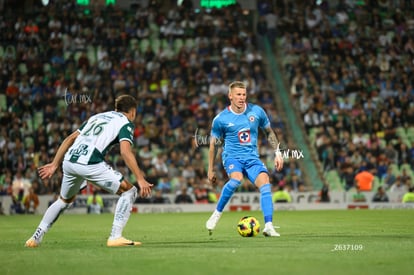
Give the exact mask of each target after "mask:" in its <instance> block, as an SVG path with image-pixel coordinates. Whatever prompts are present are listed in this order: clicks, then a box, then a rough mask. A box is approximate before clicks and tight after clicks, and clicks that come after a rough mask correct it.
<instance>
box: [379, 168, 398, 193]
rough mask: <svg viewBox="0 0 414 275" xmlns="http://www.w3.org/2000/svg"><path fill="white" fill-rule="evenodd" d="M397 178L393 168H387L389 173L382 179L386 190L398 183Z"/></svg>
mask: <svg viewBox="0 0 414 275" xmlns="http://www.w3.org/2000/svg"><path fill="white" fill-rule="evenodd" d="M396 179H397V177H396V175H395V174H394V173H393V171H392V167H391V166H388V167H387V172H386V173H385V174H384V175H383V177H382V179H381V180H382V182H383V183H384V186H385V189H389V188H390V187H391V186H392V185H393V184H394V182H395V181H396Z"/></svg>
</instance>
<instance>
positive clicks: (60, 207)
mask: <svg viewBox="0 0 414 275" xmlns="http://www.w3.org/2000/svg"><path fill="white" fill-rule="evenodd" d="M70 205H71V204H70V203H66V202H64V201H62V200H61V199H60V198H59V199H57V200H56V201H55V202H54V203H53V204H52V205H50V206H49V208H48V209H47V210H46V212H45V214H44V215H43V218H42V220H41V221H40V224H39V226H38V228H37V229H36V231H35V233H34V234H33V236H32V238H33V239H35V240H36V241H37V242H41V240H42V238H43V235H44V234H45V233H46V232H47V231H49V229H50V228H51V227H52V225H53V223H54V222H55V221H56V220H57V219H58V217H59V215H60V214H61V213H62V212H63V211H64V210H65V209H66V208H68V207H69V206H70Z"/></svg>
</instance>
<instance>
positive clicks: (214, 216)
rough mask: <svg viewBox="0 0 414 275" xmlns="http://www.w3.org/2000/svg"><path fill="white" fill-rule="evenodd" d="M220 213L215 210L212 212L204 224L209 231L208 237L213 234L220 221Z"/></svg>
mask: <svg viewBox="0 0 414 275" xmlns="http://www.w3.org/2000/svg"><path fill="white" fill-rule="evenodd" d="M221 214H222V212H218V211H217V210H214V212H213V214H212V215H211V217H210V218H209V219H208V221H207V222H206V228H207V230H208V231H209V233H210V235H211V234H212V233H213V230H214V228H216V225H217V223H218V221H219V220H220V217H221Z"/></svg>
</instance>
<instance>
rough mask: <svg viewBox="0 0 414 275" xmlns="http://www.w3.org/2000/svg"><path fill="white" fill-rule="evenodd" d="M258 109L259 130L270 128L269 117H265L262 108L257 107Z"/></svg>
mask: <svg viewBox="0 0 414 275" xmlns="http://www.w3.org/2000/svg"><path fill="white" fill-rule="evenodd" d="M257 108H258V113H259V117H260V125H259V126H260V128H262V129H266V128H267V127H269V126H270V120H269V117H268V116H267V114H266V112H265V110H264V109H263V108H262V107H259V106H257Z"/></svg>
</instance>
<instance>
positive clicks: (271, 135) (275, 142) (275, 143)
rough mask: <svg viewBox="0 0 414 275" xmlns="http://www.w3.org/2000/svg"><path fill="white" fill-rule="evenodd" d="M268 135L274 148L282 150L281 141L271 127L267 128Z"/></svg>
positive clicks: (268, 139)
mask: <svg viewBox="0 0 414 275" xmlns="http://www.w3.org/2000/svg"><path fill="white" fill-rule="evenodd" d="M265 131H266V135H267V141H268V142H269V144H270V146H272V148H273V150H275V151H276V150H280V148H279V146H280V141H279V139H278V138H277V136H276V134H275V132H274V131H273V129H272V128H271V127H268V128H266V129H265Z"/></svg>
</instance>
